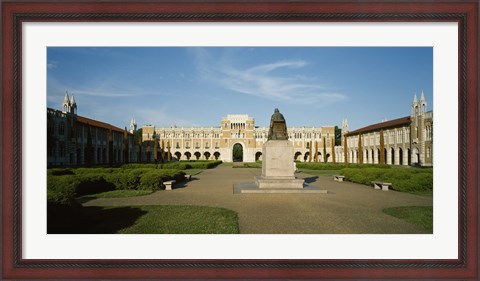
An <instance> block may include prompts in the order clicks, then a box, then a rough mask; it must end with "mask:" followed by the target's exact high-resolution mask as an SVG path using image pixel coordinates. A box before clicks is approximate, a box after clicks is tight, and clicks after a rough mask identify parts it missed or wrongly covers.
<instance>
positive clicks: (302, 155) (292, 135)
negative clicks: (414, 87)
mask: <svg viewBox="0 0 480 281" xmlns="http://www.w3.org/2000/svg"><path fill="white" fill-rule="evenodd" d="M287 125H288V124H287ZM268 130H269V128H267V127H261V128H259V127H257V126H255V119H254V118H252V117H250V116H248V115H246V114H229V115H227V116H226V117H223V118H222V119H221V122H220V126H217V127H209V128H205V127H198V128H178V127H176V126H172V127H170V128H156V127H155V126H153V125H147V126H143V130H142V131H143V135H142V139H143V141H153V140H157V143H159V146H160V148H161V149H164V150H165V151H168V152H169V153H170V155H171V157H173V158H175V159H177V160H190V159H195V160H207V159H217V160H222V161H224V162H233V161H243V162H254V161H256V160H261V159H262V145H263V144H264V143H265V142H266V141H267V137H268ZM287 132H288V138H289V140H290V141H292V142H293V145H294V151H295V156H294V160H295V161H300V162H327V163H332V162H335V163H345V162H348V163H369V164H379V163H384V164H388V165H420V166H432V164H433V112H432V111H427V102H426V101H425V97H424V94H423V92H422V94H421V97H420V100H417V97H416V95H415V97H414V99H413V103H412V112H411V115H410V116H406V117H402V118H398V119H395V120H390V121H384V122H381V123H377V124H373V125H369V126H366V127H363V128H360V129H357V130H354V131H349V130H348V122H347V120H346V119H345V120H343V123H342V140H341V144H340V145H335V126H321V127H311V128H307V127H288V129H287ZM382 135H383V137H382ZM382 138H383V140H382ZM381 143H382V144H381ZM235 146H241V148H242V151H243V158H242V159H234V157H233V151H234V147H235ZM381 148H382V149H381ZM381 150H382V151H383V153H382V151H381ZM360 154H361V155H360ZM382 154H383V155H382Z"/></svg>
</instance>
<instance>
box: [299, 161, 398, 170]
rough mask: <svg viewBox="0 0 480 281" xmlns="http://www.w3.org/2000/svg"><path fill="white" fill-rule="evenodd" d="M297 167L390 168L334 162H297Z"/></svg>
mask: <svg viewBox="0 0 480 281" xmlns="http://www.w3.org/2000/svg"><path fill="white" fill-rule="evenodd" d="M297 168H298V169H306V170H342V169H345V168H362V169H364V168H380V169H390V168H391V166H390V165H378V164H348V165H345V164H334V163H320V162H297Z"/></svg>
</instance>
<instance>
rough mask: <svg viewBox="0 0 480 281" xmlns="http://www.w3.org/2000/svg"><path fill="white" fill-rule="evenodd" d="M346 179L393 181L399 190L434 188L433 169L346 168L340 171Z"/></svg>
mask: <svg viewBox="0 0 480 281" xmlns="http://www.w3.org/2000/svg"><path fill="white" fill-rule="evenodd" d="M340 173H341V174H342V175H344V176H345V179H346V180H348V181H351V182H356V183H360V184H365V185H371V182H372V181H376V180H380V181H386V182H390V183H392V189H393V190H397V191H404V192H412V191H427V190H432V189H433V173H432V170H431V169H388V168H387V169H379V168H363V169H359V168H345V169H342V170H341V172H340Z"/></svg>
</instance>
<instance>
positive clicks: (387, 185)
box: [372, 181, 392, 190]
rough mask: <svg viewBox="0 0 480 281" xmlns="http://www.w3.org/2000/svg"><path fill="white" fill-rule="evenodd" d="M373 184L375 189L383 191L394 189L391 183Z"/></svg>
mask: <svg viewBox="0 0 480 281" xmlns="http://www.w3.org/2000/svg"><path fill="white" fill-rule="evenodd" d="M372 184H373V188H375V189H381V190H388V188H390V187H392V184H391V183H389V182H382V181H372Z"/></svg>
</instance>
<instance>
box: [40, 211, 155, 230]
mask: <svg viewBox="0 0 480 281" xmlns="http://www.w3.org/2000/svg"><path fill="white" fill-rule="evenodd" d="M146 213H147V212H145V211H143V210H141V209H140V208H135V207H115V208H108V207H107V208H106V207H81V206H74V207H71V206H58V205H49V206H48V208H47V234H114V233H117V232H118V231H119V230H121V229H123V228H126V227H130V226H132V225H133V224H134V223H135V222H136V221H137V219H139V218H140V217H141V216H143V215H145V214H146Z"/></svg>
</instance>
